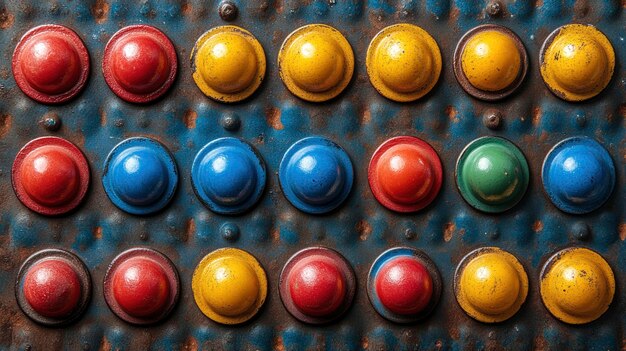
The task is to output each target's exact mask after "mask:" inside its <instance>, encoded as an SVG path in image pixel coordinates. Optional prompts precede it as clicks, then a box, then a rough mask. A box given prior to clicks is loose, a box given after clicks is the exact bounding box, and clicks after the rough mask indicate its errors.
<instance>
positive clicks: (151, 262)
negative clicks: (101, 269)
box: [104, 248, 180, 324]
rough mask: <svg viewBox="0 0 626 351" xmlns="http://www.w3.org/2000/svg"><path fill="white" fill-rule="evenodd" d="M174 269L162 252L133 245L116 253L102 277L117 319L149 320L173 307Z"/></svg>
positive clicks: (176, 284)
mask: <svg viewBox="0 0 626 351" xmlns="http://www.w3.org/2000/svg"><path fill="white" fill-rule="evenodd" d="M179 285H180V283H179V280H178V272H177V271H176V268H175V267H174V264H173V263H172V262H171V261H170V260H169V259H168V258H167V257H165V256H164V255H163V254H161V253H160V252H157V251H155V250H152V249H146V248H134V249H130V250H126V251H124V252H122V253H121V254H119V255H118V256H117V257H116V258H115V259H114V260H113V261H112V262H111V264H110V265H109V269H108V271H107V273H106V275H105V277H104V298H105V300H106V302H107V304H108V305H109V307H110V308H111V311H113V312H114V313H115V314H116V315H117V316H118V317H120V318H121V319H123V320H125V321H127V322H129V323H133V324H150V323H155V322H158V321H160V320H162V319H163V318H165V317H166V316H167V315H168V314H169V313H170V312H171V311H172V309H173V308H174V306H175V304H176V302H177V300H178V291H179Z"/></svg>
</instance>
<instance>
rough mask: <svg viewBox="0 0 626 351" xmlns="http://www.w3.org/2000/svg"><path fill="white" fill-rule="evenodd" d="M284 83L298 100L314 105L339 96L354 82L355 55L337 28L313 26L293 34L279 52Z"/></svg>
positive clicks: (320, 25)
mask: <svg viewBox="0 0 626 351" xmlns="http://www.w3.org/2000/svg"><path fill="white" fill-rule="evenodd" d="M278 69H279V72H280V78H281V79H282V80H283V83H284V84H285V86H286V87H287V89H289V91H291V92H292V93H293V94H294V95H296V96H297V97H299V98H301V99H304V100H307V101H313V102H322V101H327V100H330V99H332V98H334V97H335V96H337V95H339V93H341V92H342V91H343V90H344V89H345V88H346V86H347V85H348V83H350V79H352V73H353V72H354V53H353V52H352V47H351V46H350V43H348V40H346V38H345V37H344V36H343V35H342V34H341V33H340V32H339V31H337V30H336V29H335V28H332V27H330V26H327V25H323V24H310V25H307V26H304V27H300V28H298V29H296V30H295V31H293V32H292V33H291V34H289V36H288V37H287V39H285V42H284V43H283V45H282V47H281V48H280V51H279V53H278Z"/></svg>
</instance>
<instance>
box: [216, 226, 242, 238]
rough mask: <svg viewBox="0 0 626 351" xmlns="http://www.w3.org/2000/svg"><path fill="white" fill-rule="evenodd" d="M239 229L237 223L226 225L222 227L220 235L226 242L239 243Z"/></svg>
mask: <svg viewBox="0 0 626 351" xmlns="http://www.w3.org/2000/svg"><path fill="white" fill-rule="evenodd" d="M239 234H240V231H239V227H238V226H237V225H236V224H235V223H224V224H222V226H221V227H220V235H221V236H222V238H224V240H227V241H231V242H233V241H237V240H238V239H239Z"/></svg>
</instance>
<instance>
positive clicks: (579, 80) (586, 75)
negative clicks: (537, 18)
mask: <svg viewBox="0 0 626 351" xmlns="http://www.w3.org/2000/svg"><path fill="white" fill-rule="evenodd" d="M540 62H541V76H542V77H543V81H544V83H546V85H547V86H548V88H549V89H550V90H551V91H552V92H553V93H554V94H555V95H556V96H558V97H560V98H562V99H564V100H567V101H583V100H587V99H590V98H592V97H594V96H596V95H598V94H599V93H600V92H601V91H602V90H604V88H606V86H607V85H608V84H609V82H610V81H611V77H612V76H613V71H614V69H615V52H614V51H613V46H612V45H611V42H610V41H609V39H608V38H607V37H606V36H605V35H604V34H603V33H602V32H600V31H599V30H598V29H596V27H594V26H592V25H584V24H568V25H565V26H562V27H560V28H557V29H556V30H555V31H554V32H552V34H550V35H549V36H548V38H547V39H546V41H545V42H544V44H543V47H542V48H541V56H540Z"/></svg>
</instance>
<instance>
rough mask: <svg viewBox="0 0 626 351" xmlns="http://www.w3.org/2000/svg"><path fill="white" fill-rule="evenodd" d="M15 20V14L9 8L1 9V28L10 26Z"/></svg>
mask: <svg viewBox="0 0 626 351" xmlns="http://www.w3.org/2000/svg"><path fill="white" fill-rule="evenodd" d="M13 22H15V16H13V14H12V13H10V12H9V11H7V9H2V10H0V29H7V28H10V27H11V26H12V25H13Z"/></svg>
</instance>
